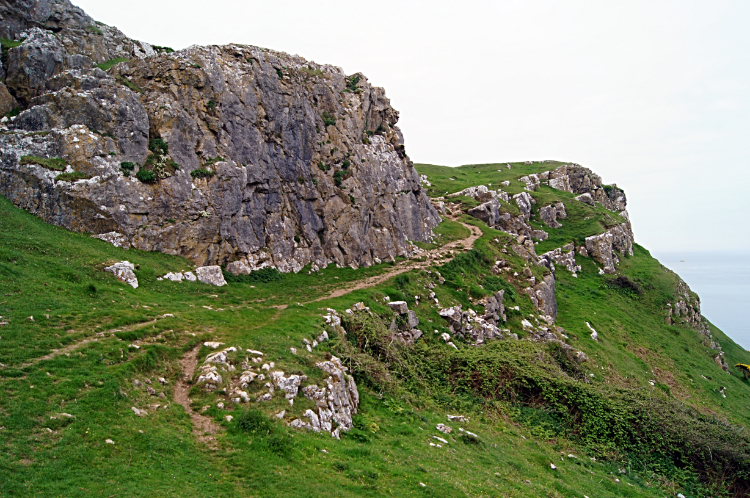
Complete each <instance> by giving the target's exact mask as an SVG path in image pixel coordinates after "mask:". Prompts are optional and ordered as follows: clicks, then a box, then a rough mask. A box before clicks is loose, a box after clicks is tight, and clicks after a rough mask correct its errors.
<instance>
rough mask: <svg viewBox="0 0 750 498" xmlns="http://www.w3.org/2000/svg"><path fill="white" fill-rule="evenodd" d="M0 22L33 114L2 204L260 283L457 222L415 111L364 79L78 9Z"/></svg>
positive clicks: (373, 256) (389, 252) (4, 154)
mask: <svg viewBox="0 0 750 498" xmlns="http://www.w3.org/2000/svg"><path fill="white" fill-rule="evenodd" d="M27 4H28V5H27ZM0 15H2V16H3V28H2V33H0V34H2V36H3V37H5V38H7V39H8V40H6V41H5V42H4V47H6V46H7V47H10V48H8V49H7V50H4V52H6V53H5V57H4V60H3V67H4V68H5V70H7V76H6V80H5V82H6V83H5V85H2V88H0V94H2V92H3V91H5V92H6V93H9V96H10V97H11V98H12V99H13V100H14V101H15V103H13V105H17V106H18V107H19V108H20V113H18V115H17V116H13V117H9V118H5V119H4V120H3V121H4V127H3V129H2V130H1V131H2V133H1V134H0V193H1V194H2V195H5V196H6V197H8V198H9V199H11V200H12V201H13V202H14V203H15V204H16V205H18V206H21V207H23V208H25V209H28V210H29V211H31V212H33V213H34V214H36V215H38V216H40V217H41V218H43V219H45V220H46V221H48V222H51V223H54V224H57V225H60V226H63V227H66V228H69V229H71V230H76V231H83V232H91V233H93V234H95V235H99V236H100V237H101V238H103V239H105V240H109V241H112V242H113V243H116V244H118V245H121V246H124V247H129V246H133V247H136V248H139V249H144V250H156V251H162V252H166V253H169V254H178V255H183V256H186V257H188V258H190V259H191V260H193V261H194V262H195V263H197V264H227V267H228V269H229V270H230V271H233V272H234V273H246V272H249V271H252V270H254V269H257V268H262V267H265V266H274V267H277V268H278V269H279V270H281V271H285V272H286V271H299V270H300V269H301V268H302V267H303V266H304V265H306V264H308V263H313V265H314V267H315V266H321V267H322V266H325V265H327V264H329V263H336V264H339V265H349V266H368V265H370V264H373V263H376V262H378V261H380V260H385V259H390V258H393V257H395V256H398V255H410V254H411V253H412V245H411V241H427V240H429V238H430V236H431V234H432V228H433V227H434V226H435V225H436V224H437V223H438V222H439V221H440V219H439V217H438V214H437V212H436V211H435V209H434V208H433V207H432V206H431V204H430V202H429V200H428V199H427V197H426V195H425V193H424V192H423V190H422V188H421V185H420V182H419V177H418V175H417V173H416V171H415V169H414V168H413V166H412V163H411V161H410V160H409V158H408V157H407V156H406V153H405V150H404V141H403V136H402V134H401V132H400V130H399V129H398V127H396V122H397V121H398V112H397V111H395V110H394V109H393V108H391V106H390V103H389V100H388V99H387V98H386V97H385V93H384V91H383V89H381V88H377V87H373V86H371V85H370V84H369V83H368V81H367V80H366V78H365V77H364V76H363V75H361V74H355V75H350V76H347V75H346V74H344V72H343V71H342V70H341V69H339V68H336V67H332V66H325V65H319V64H316V63H313V62H309V61H306V60H304V59H302V58H301V57H298V56H290V55H288V54H283V53H278V52H273V51H270V50H266V49H261V48H257V47H251V46H241V45H228V46H221V47H219V46H211V47H197V46H194V47H190V48H187V49H185V50H181V51H177V52H174V51H171V49H165V48H162V47H152V46H150V45H148V44H146V43H142V42H137V41H134V40H130V39H129V38H127V37H126V36H124V35H123V34H122V33H121V32H119V31H118V30H116V29H114V28H111V27H108V26H104V25H101V24H98V23H95V22H94V21H93V20H92V19H91V18H89V17H88V16H86V14H85V13H83V12H82V11H81V10H80V9H78V8H77V7H74V6H72V5H70V4H69V3H68V2H67V1H64V0H58V1H55V0H38V1H28V2H25V3H24V4H23V5H20V4H18V3H13V4H9V3H7V2H2V3H0ZM11 40H12V42H10V41H11ZM0 85H1V84H0ZM0 100H2V99H0ZM6 100H7V99H6ZM11 114H15V113H14V112H11Z"/></svg>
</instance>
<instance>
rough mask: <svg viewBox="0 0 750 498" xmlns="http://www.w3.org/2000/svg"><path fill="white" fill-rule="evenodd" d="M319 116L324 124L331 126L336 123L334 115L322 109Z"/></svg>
mask: <svg viewBox="0 0 750 498" xmlns="http://www.w3.org/2000/svg"><path fill="white" fill-rule="evenodd" d="M320 117H321V118H323V124H324V125H326V126H333V125H335V124H336V117H335V116H333V115H331V114H329V113H327V112H325V111H323V114H321V115H320Z"/></svg>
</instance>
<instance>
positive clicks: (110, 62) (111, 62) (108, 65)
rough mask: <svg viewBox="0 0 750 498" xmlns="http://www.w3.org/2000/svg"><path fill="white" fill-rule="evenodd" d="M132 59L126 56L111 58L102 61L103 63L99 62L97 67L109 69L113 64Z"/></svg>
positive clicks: (103, 69) (104, 69)
mask: <svg viewBox="0 0 750 498" xmlns="http://www.w3.org/2000/svg"><path fill="white" fill-rule="evenodd" d="M128 61H130V59H126V58H125V57H118V58H116V59H110V60H108V61H107V62H102V63H101V64H97V65H96V67H98V68H99V69H101V70H102V71H107V70H109V69H110V68H112V67H113V66H115V65H117V64H119V63H120V62H128Z"/></svg>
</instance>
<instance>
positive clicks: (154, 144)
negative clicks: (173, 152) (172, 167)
mask: <svg viewBox="0 0 750 498" xmlns="http://www.w3.org/2000/svg"><path fill="white" fill-rule="evenodd" d="M148 150H150V151H151V152H153V153H154V154H161V155H164V156H166V155H167V153H168V152H169V144H168V143H167V142H165V141H164V140H162V139H161V138H155V139H153V140H151V142H149V144H148Z"/></svg>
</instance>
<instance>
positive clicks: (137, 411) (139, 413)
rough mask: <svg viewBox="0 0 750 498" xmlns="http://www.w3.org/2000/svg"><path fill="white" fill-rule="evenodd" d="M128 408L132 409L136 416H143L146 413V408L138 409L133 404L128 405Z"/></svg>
mask: <svg viewBox="0 0 750 498" xmlns="http://www.w3.org/2000/svg"><path fill="white" fill-rule="evenodd" d="M130 409H131V410H133V413H135V415H136V416H137V417H145V416H146V415H148V412H147V411H146V410H139V409H138V408H136V407H135V406H132V407H130Z"/></svg>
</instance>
